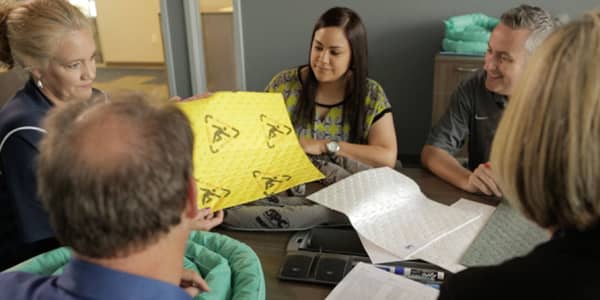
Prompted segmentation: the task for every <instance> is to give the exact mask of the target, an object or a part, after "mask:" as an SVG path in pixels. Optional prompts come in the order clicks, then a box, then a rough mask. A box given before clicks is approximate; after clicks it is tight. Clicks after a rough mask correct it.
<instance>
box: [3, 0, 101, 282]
mask: <svg viewBox="0 0 600 300" xmlns="http://www.w3.org/2000/svg"><path fill="white" fill-rule="evenodd" d="M6 3H7V2H3V4H1V3H0V62H1V63H2V64H3V65H4V66H6V67H8V68H12V67H15V66H18V67H20V68H23V69H25V70H26V71H27V72H28V73H29V77H30V79H29V81H28V82H27V83H26V84H25V86H24V87H23V89H21V90H20V91H19V92H17V94H16V95H15V97H14V98H13V99H11V100H10V101H9V102H8V103H7V104H6V105H5V106H4V107H3V108H2V110H0V206H2V212H1V213H0V270H1V269H3V267H7V266H10V265H11V264H14V263H16V262H18V261H20V260H22V259H25V258H28V257H30V256H33V255H35V254H37V253H40V252H43V251H46V250H48V249H51V248H53V247H56V246H57V245H58V244H57V242H56V240H55V239H54V234H53V232H52V229H51V228H50V224H49V222H48V216H47V214H46V212H45V210H44V209H43V207H42V204H41V203H40V201H39V199H38V197H37V195H36V186H37V184H36V180H35V158H36V156H37V154H38V143H39V141H40V139H41V138H42V136H43V135H44V130H43V129H42V128H41V127H40V122H41V120H42V118H44V117H45V116H46V113H47V112H48V111H49V110H50V109H52V108H53V107H55V106H59V105H61V104H63V103H65V102H69V101H80V100H84V99H88V98H90V96H91V95H92V82H93V81H94V79H95V78H96V64H95V60H94V57H95V54H96V45H95V43H94V38H93V34H92V29H91V27H90V24H89V22H88V20H87V18H86V17H85V16H84V15H83V14H82V13H81V11H79V9H77V8H76V7H74V6H73V5H71V4H69V3H68V2H67V1H64V0H35V1H21V2H16V4H6Z"/></svg>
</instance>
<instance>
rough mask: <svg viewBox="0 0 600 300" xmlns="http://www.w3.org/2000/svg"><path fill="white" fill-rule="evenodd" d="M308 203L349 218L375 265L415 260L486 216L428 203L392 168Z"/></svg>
mask: <svg viewBox="0 0 600 300" xmlns="http://www.w3.org/2000/svg"><path fill="white" fill-rule="evenodd" d="M308 199H310V200H313V201H315V202H317V203H320V204H322V205H324V206H326V207H328V208H331V209H334V210H337V211H340V212H342V213H344V214H346V215H347V216H348V218H349V219H350V222H351V223H352V225H353V227H354V228H355V229H356V231H357V232H358V233H359V235H360V236H361V239H362V241H363V245H364V246H365V249H366V250H367V253H368V254H369V257H370V258H371V260H372V261H373V262H374V263H380V262H385V261H390V260H387V259H389V258H391V257H393V258H394V259H391V260H403V259H407V258H411V257H414V255H415V254H416V253H419V252H421V251H425V249H426V248H427V247H430V246H431V245H432V244H433V243H435V242H437V241H439V240H440V239H442V238H443V237H445V236H447V235H449V234H451V233H452V232H455V231H457V230H460V229H461V228H463V227H465V226H467V225H468V224H470V223H472V222H474V221H476V220H477V219H478V218H479V217H480V215H481V213H478V212H477V211H473V210H465V209H461V208H456V207H449V206H446V205H443V204H440V203H437V202H435V201H432V200H430V199H428V198H427V197H426V196H425V195H424V194H423V193H422V192H421V190H420V189H419V187H418V185H417V184H416V183H415V182H414V181H413V180H411V179H410V178H408V177H406V176H404V175H402V174H401V173H398V172H396V171H394V170H392V169H390V168H378V169H371V170H367V171H363V172H360V173H357V174H354V175H352V176H350V177H348V178H345V179H344V180H342V181H340V182H337V183H335V184H333V185H330V186H328V187H327V188H325V189H322V190H320V191H318V192H316V193H314V194H312V195H310V196H308ZM382 253H383V255H382ZM438 254H439V253H437V251H433V254H429V255H431V256H436V255H438Z"/></svg>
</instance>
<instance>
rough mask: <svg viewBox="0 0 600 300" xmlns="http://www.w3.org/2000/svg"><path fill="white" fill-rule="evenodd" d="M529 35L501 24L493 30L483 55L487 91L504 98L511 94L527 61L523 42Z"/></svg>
mask: <svg viewBox="0 0 600 300" xmlns="http://www.w3.org/2000/svg"><path fill="white" fill-rule="evenodd" d="M529 34H530V31H529V30H527V29H516V30H515V29H511V28H510V27H508V26H506V25H505V24H503V23H502V22H500V23H499V24H498V25H497V26H496V28H494V31H493V32H492V35H491V36H490V41H489V44H488V50H487V52H486V54H485V65H484V69H485V71H486V74H487V77H486V80H485V87H486V88H487V89H488V90H490V91H492V92H495V93H497V94H500V95H505V96H510V95H511V94H512V91H513V87H514V86H515V85H516V82H517V81H518V80H519V78H520V76H521V73H522V72H523V68H524V67H525V63H526V61H527V55H528V53H527V50H526V49H525V42H526V41H527V38H528V37H529Z"/></svg>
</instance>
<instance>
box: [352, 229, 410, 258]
mask: <svg viewBox="0 0 600 300" xmlns="http://www.w3.org/2000/svg"><path fill="white" fill-rule="evenodd" d="M358 238H359V239H360V242H361V244H362V245H363V247H364V248H365V251H367V254H368V255H369V259H370V260H371V262H372V263H374V264H382V263H387V262H393V261H401V260H404V257H399V256H397V255H394V253H391V252H389V251H387V250H385V249H383V248H381V247H379V246H377V245H376V244H375V243H373V242H371V241H369V239H367V238H365V237H364V236H362V235H360V233H359V234H358Z"/></svg>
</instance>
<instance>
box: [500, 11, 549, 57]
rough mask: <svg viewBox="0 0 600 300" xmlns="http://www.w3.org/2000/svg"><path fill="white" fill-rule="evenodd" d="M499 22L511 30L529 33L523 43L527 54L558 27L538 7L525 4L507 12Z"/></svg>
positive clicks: (547, 14) (545, 12) (546, 13)
mask: <svg viewBox="0 0 600 300" xmlns="http://www.w3.org/2000/svg"><path fill="white" fill-rule="evenodd" d="M500 20H501V22H502V23H503V24H504V25H506V26H508V27H510V28H511V29H527V30H529V31H530V32H531V33H530V34H529V37H528V38H527V40H526V41H525V49H526V50H527V52H528V53H529V54H531V53H533V51H534V50H535V49H536V48H537V47H538V46H539V45H540V44H541V43H542V42H543V41H544V39H546V37H547V36H548V35H549V34H550V33H551V32H552V31H554V29H555V28H556V27H557V26H558V22H557V21H556V20H555V19H554V18H553V17H552V15H550V13H548V12H547V11H545V10H543V9H542V8H540V7H537V6H531V5H526V4H523V5H521V6H518V7H514V8H511V9H509V10H507V11H506V12H504V13H503V14H502V16H501V17H500Z"/></svg>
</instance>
